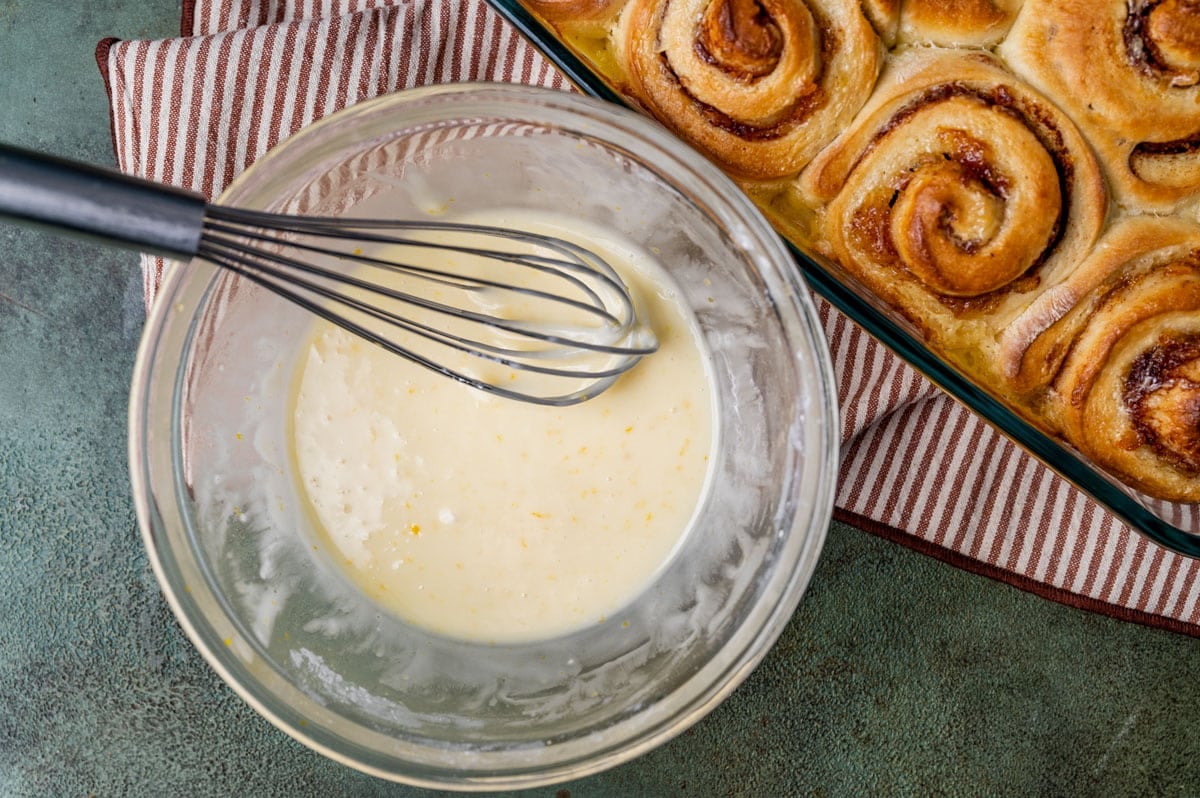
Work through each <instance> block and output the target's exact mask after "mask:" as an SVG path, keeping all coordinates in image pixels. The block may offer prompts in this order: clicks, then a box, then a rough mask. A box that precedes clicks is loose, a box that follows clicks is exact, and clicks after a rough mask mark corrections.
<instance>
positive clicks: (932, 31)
mask: <svg viewBox="0 0 1200 798" xmlns="http://www.w3.org/2000/svg"><path fill="white" fill-rule="evenodd" d="M1021 2H1022V0H868V1H867V2H866V3H864V6H866V8H867V15H868V16H869V17H870V18H871V22H872V23H874V24H875V27H876V29H877V30H878V31H879V33H880V36H882V37H883V40H884V42H885V43H886V44H887V45H888V46H889V47H891V46H893V45H896V44H901V45H904V44H936V45H939V46H942V47H992V46H994V45H995V44H996V43H997V42H999V41H1000V40H1001V39H1002V38H1004V34H1006V33H1007V32H1008V29H1009V28H1010V27H1011V26H1012V24H1013V20H1014V19H1016V16H1017V10H1018V9H1020V7H1021Z"/></svg>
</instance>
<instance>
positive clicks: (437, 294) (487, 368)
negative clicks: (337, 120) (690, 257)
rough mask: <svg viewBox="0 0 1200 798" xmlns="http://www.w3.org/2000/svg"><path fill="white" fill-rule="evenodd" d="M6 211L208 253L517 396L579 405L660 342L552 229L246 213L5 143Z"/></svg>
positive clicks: (595, 265) (414, 355)
mask: <svg viewBox="0 0 1200 798" xmlns="http://www.w3.org/2000/svg"><path fill="white" fill-rule="evenodd" d="M0 216H7V217H10V218H12V219H15V220H17V221H20V222H25V223H35V224H39V225H48V226H50V227H54V228H58V229H62V230H66V231H70V232H74V233H78V234H84V235H88V236H93V237H99V238H100V239H102V240H104V241H106V242H110V243H113V244H117V245H120V246H123V247H126V248H129V249H135V250H139V251H142V252H152V253H155V254H161V255H164V256H167V257H170V258H175V259H184V260H187V259H191V258H192V257H195V256H199V257H200V258H202V259H204V260H206V261H209V262H211V263H213V264H215V265H217V266H219V267H222V268H225V269H228V270H230V271H233V272H236V273H237V274H239V275H241V276H243V277H245V278H247V279H249V280H252V281H253V282H255V283H257V284H258V285H261V286H263V287H264V288H266V289H268V290H270V291H272V292H274V293H275V294H277V295H279V296H281V297H284V298H286V299H288V300H290V301H292V302H294V303H296V304H297V305H299V306H301V307H303V308H305V309H307V310H309V311H311V312H312V313H314V314H316V315H318V316H320V317H322V318H324V319H326V320H327V321H329V322H332V323H333V324H336V325H338V326H340V327H342V328H344V329H346V330H348V331H350V332H351V333H354V334H355V335H359V336H361V337H363V338H365V339H367V340H370V341H372V342H374V343H376V344H378V345H380V346H382V347H384V348H385V349H387V350H389V351H391V352H393V353H395V354H397V355H399V356H400V357H403V358H405V359H407V360H410V361H412V362H414V363H417V364H419V365H421V366H424V367H426V368H429V369H432V370H434V371H436V372H438V373H440V374H443V375H445V376H447V377H450V378H452V379H455V380H458V381H459V382H463V383H466V384H468V385H471V386H473V387H475V388H478V389H480V390H483V391H487V392H489V393H493V394H496V395H499V396H503V397H507V398H510V399H516V400H520V401H525V402H532V403H535V404H542V405H553V406H564V405H571V404H577V403H579V402H582V401H585V400H587V399H589V398H591V397H594V396H596V395H597V394H599V393H600V392H601V391H603V390H605V389H606V388H608V387H609V386H610V385H612V384H613V382H615V381H616V379H617V378H618V377H619V376H620V375H621V374H623V373H625V372H626V371H628V370H629V369H631V368H633V366H635V365H636V364H637V363H638V361H639V360H641V358H642V357H644V356H645V355H648V354H650V353H652V352H654V351H655V350H656V349H657V342H656V341H655V339H654V336H653V333H651V332H650V331H649V329H648V328H645V327H643V326H641V325H640V324H639V321H638V317H637V311H636V308H635V306H634V303H633V299H632V297H631V296H630V293H629V290H628V289H627V288H626V286H625V284H624V283H623V281H622V280H621V278H620V277H619V276H618V275H617V274H616V272H615V271H614V270H613V268H612V267H611V266H610V265H609V264H608V263H607V262H606V261H605V260H604V258H602V257H600V256H599V255H597V254H595V253H594V252H591V251H589V250H587V249H585V248H583V247H581V246H578V245H577V244H574V243H572V242H569V241H565V240H563V239H560V238H554V237H551V236H546V235H541V234H537V233H530V232H523V231H518V230H506V229H502V228H498V227H490V226H485V225H477V224H460V223H451V222H431V221H429V222H427V221H420V222H416V221H384V220H375V219H349V218H332V217H315V216H289V215H283V214H275V213H263V212H259V211H249V210H240V209H235V208H228V207H222V206H216V205H212V204H209V203H208V202H207V201H206V200H205V199H204V197H203V196H201V195H199V194H194V193H191V192H186V191H181V190H179V189H176V188H173V187H169V186H164V185H160V184H157V183H153V182H149V181H145V180H140V179H137V178H133V177H130V176H128V175H124V174H121V173H119V172H115V171H113V170H108V169H101V168H98V167H95V166H91V165H87V164H81V163H76V162H72V161H66V160H62V159H59V158H55V157H51V156H47V155H44V154H40V153H35V152H30V151H27V150H22V149H18V148H14V147H10V146H7V145H3V144H0Z"/></svg>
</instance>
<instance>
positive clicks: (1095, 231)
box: [800, 50, 1107, 382]
mask: <svg viewBox="0 0 1200 798" xmlns="http://www.w3.org/2000/svg"><path fill="white" fill-rule="evenodd" d="M800 191H801V192H802V193H803V194H804V195H805V197H806V199H807V201H808V202H809V203H810V204H811V205H813V206H814V207H817V208H823V210H821V211H819V212H818V216H819V218H820V224H819V232H820V237H821V238H822V239H823V240H822V241H816V242H813V245H814V246H816V247H818V248H820V249H824V250H825V254H827V255H829V256H831V257H832V258H833V259H835V260H836V261H837V262H838V263H840V264H841V265H842V266H843V267H845V268H846V269H848V270H849V271H851V272H852V273H854V274H855V275H856V276H857V277H858V278H859V279H861V280H862V281H863V282H864V283H865V284H866V285H867V287H868V288H870V289H871V290H872V291H873V292H874V293H876V294H878V295H879V296H880V297H881V298H883V299H884V300H885V301H886V302H888V303H889V304H890V305H892V306H893V307H895V308H896V309H898V310H899V311H900V312H902V313H904V314H905V315H906V316H907V317H908V318H909V319H910V320H911V321H912V322H913V323H914V324H915V325H916V326H917V327H918V328H920V329H921V330H922V331H923V332H924V333H925V334H926V336H927V337H929V338H930V339H932V340H933V341H934V342H935V343H936V344H937V345H938V346H939V347H940V348H942V349H943V350H955V351H967V350H972V354H971V355H970V358H971V360H972V361H973V363H972V365H971V369H972V370H973V371H974V372H976V373H977V375H978V374H979V373H980V372H982V376H983V377H984V378H986V379H989V380H990V381H992V382H995V381H998V380H999V379H1000V375H1001V374H1002V373H1003V372H1005V371H1006V370H1011V369H1008V368H1006V364H1005V363H1004V362H1003V359H1004V358H1008V359H1010V360H1011V359H1013V358H1016V357H1018V356H1019V353H1018V352H1015V351H1001V350H1000V348H999V346H998V344H997V336H998V334H999V331H1002V330H1005V329H1006V328H1007V327H1008V325H1009V324H1010V323H1012V322H1013V321H1014V320H1016V319H1017V318H1018V317H1019V316H1020V314H1021V311H1022V310H1024V309H1025V308H1027V307H1028V306H1029V305H1030V304H1031V303H1032V302H1033V301H1035V300H1036V298H1037V297H1038V296H1039V295H1041V294H1042V293H1044V292H1045V291H1047V290H1049V289H1050V288H1052V287H1054V286H1056V285H1058V284H1060V283H1063V282H1065V281H1067V280H1068V279H1069V277H1070V276H1071V274H1072V272H1073V270H1074V269H1075V267H1076V265H1077V264H1078V263H1079V262H1080V261H1081V260H1082V259H1083V257H1084V256H1085V255H1086V254H1087V252H1088V251H1089V250H1090V248H1091V247H1092V245H1093V243H1094V242H1095V240H1096V238H1097V237H1098V236H1099V233H1100V231H1101V228H1102V226H1103V224H1104V219H1105V212H1106V209H1107V194H1106V192H1105V187H1104V181H1103V179H1102V177H1101V174H1100V170H1099V166H1098V164H1097V163H1096V161H1095V159H1094V157H1093V155H1092V152H1091V150H1090V148H1089V147H1088V146H1087V144H1086V142H1085V141H1084V140H1083V138H1082V137H1081V135H1080V134H1079V132H1078V130H1077V129H1076V128H1075V126H1074V125H1073V124H1072V123H1071V121H1070V120H1069V119H1068V118H1066V117H1065V116H1064V115H1063V114H1062V112H1060V111H1059V110H1058V109H1057V107H1056V106H1055V105H1054V104H1053V103H1051V102H1050V101H1049V100H1047V99H1046V98H1045V97H1043V96H1041V95H1040V94H1038V93H1037V92H1035V91H1033V90H1032V89H1030V88H1029V87H1028V86H1026V85H1025V84H1024V83H1023V82H1022V81H1020V80H1019V79H1017V78H1015V77H1014V76H1013V75H1012V74H1011V73H1009V72H1008V71H1007V70H1005V69H1004V68H1003V67H1002V66H1001V65H1000V64H999V63H998V62H997V61H996V59H994V58H993V57H991V56H989V55H987V54H984V53H973V54H962V53H952V52H945V51H940V52H939V51H925V50H912V51H909V52H907V53H904V54H902V55H899V56H896V57H895V58H894V59H893V61H892V62H891V64H890V66H889V69H888V71H887V72H886V73H885V74H884V75H883V76H882V77H881V79H880V83H879V86H878V88H877V89H876V91H875V93H874V95H873V96H872V98H871V100H870V101H869V103H868V104H867V106H866V107H864V109H863V111H862V112H861V113H860V114H859V116H858V117H857V118H856V119H855V121H854V123H853V124H852V125H851V127H850V128H849V129H848V130H847V131H846V132H845V133H844V134H843V135H841V136H840V137H838V139H836V140H835V141H834V142H833V143H832V144H831V145H830V146H829V147H827V148H826V149H825V150H824V151H822V152H821V154H820V155H819V156H818V157H817V158H816V159H815V160H814V161H813V162H812V164H811V165H810V166H809V168H808V169H807V170H805V172H804V173H803V174H802V175H801V177H800ZM1065 310H1066V309H1061V310H1060V311H1059V315H1061V313H1062V312H1065ZM1051 322H1052V319H1045V320H1041V321H1039V322H1038V323H1040V324H1041V326H1042V328H1044V327H1045V326H1048V325H1049V324H1050V323H1051ZM1026 324H1027V325H1028V326H1030V328H1031V330H1032V328H1033V327H1034V326H1036V325H1032V324H1029V323H1028V322H1026Z"/></svg>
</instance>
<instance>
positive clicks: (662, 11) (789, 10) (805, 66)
mask: <svg viewBox="0 0 1200 798" xmlns="http://www.w3.org/2000/svg"><path fill="white" fill-rule="evenodd" d="M615 38H616V43H617V47H616V49H617V53H618V57H619V60H621V61H622V62H623V63H624V67H625V71H626V73H627V75H628V79H629V81H630V84H631V85H630V88H631V90H632V91H633V93H634V94H635V95H636V96H637V98H638V99H639V100H640V101H641V102H642V103H643V104H644V105H645V106H646V108H647V109H648V110H650V111H651V112H652V113H653V114H654V115H655V116H657V117H658V118H659V119H660V120H661V121H662V122H663V123H665V124H666V125H667V126H669V127H671V128H673V129H674V130H675V131H676V132H678V133H679V134H680V135H681V136H683V138H685V139H686V140H687V141H689V142H691V143H692V144H693V145H695V146H696V147H697V148H699V149H700V150H702V151H703V152H705V153H706V154H707V155H708V156H709V157H710V158H712V159H713V160H714V161H716V162H717V163H718V164H720V165H721V166H723V167H725V168H726V169H727V170H728V171H730V172H732V173H733V174H735V175H738V176H740V177H744V178H756V179H767V178H775V177H783V176H787V175H793V174H795V173H796V172H798V171H799V170H800V169H801V168H802V167H803V166H804V165H805V164H807V163H808V161H809V160H810V159H811V158H812V156H813V155H814V154H816V152H817V150H819V149H820V148H821V147H822V146H824V145H825V144H826V143H828V142H829V140H830V139H832V138H833V137H834V136H835V135H836V134H837V132H838V131H839V130H841V129H842V128H843V127H844V126H845V125H846V124H847V123H848V122H849V121H850V119H851V118H852V117H853V116H854V113H855V112H856V111H857V110H858V109H859V108H860V107H861V106H862V104H863V102H865V101H866V99H867V96H868V95H869V94H870V92H871V87H872V86H873V85H874V84H875V78H876V76H877V74H878V72H879V65H880V62H881V59H882V57H883V49H882V45H881V43H880V41H879V37H878V36H877V35H876V34H875V31H874V29H873V28H872V27H871V24H870V23H869V22H868V21H867V19H866V17H864V16H863V12H862V10H861V8H860V7H859V5H858V3H857V2H851V1H850V0H824V1H823V2H807V3H806V2H805V1H804V0H630V2H629V4H628V5H627V6H626V8H625V10H624V11H623V12H622V14H621V20H620V24H619V27H618V30H617V31H616V34H615Z"/></svg>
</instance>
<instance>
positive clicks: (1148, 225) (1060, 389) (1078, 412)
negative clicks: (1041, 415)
mask: <svg viewBox="0 0 1200 798" xmlns="http://www.w3.org/2000/svg"><path fill="white" fill-rule="evenodd" d="M1086 268H1087V270H1088V271H1089V272H1091V273H1093V274H1095V275H1096V276H1097V277H1100V278H1102V279H1099V280H1098V282H1097V283H1096V285H1095V286H1094V287H1093V289H1092V290H1091V291H1090V292H1089V293H1088V294H1087V295H1086V296H1085V297H1084V299H1083V300H1081V301H1080V302H1079V303H1078V304H1077V305H1076V306H1075V308H1073V309H1072V310H1071V312H1070V313H1068V314H1067V315H1065V316H1064V317H1063V318H1062V319H1061V320H1060V321H1059V322H1058V323H1057V324H1055V325H1054V326H1053V327H1052V328H1051V329H1049V330H1047V331H1046V333H1045V335H1043V336H1042V337H1041V338H1040V339H1039V340H1038V341H1037V343H1036V344H1035V345H1034V346H1033V347H1032V348H1031V352H1030V356H1031V357H1035V358H1039V359H1041V360H1042V362H1043V364H1044V365H1045V366H1046V370H1047V371H1053V372H1056V373H1055V374H1054V378H1053V383H1052V390H1051V394H1050V397H1049V398H1050V400H1051V402H1052V404H1051V405H1050V406H1049V407H1048V408H1047V409H1048V415H1049V417H1050V418H1051V419H1056V420H1057V422H1058V424H1059V426H1060V427H1061V430H1062V432H1063V434H1064V435H1065V437H1066V438H1067V439H1068V440H1070V441H1071V442H1072V443H1074V444H1075V445H1076V446H1077V447H1078V448H1079V449H1080V450H1081V451H1083V452H1084V454H1086V455H1087V456H1088V457H1090V458H1091V459H1092V460H1093V461H1095V462H1096V463H1099V464H1100V465H1102V466H1104V467H1106V468H1108V469H1110V470H1112V471H1113V472H1115V473H1116V474H1118V475H1119V476H1121V477H1122V478H1123V479H1124V480H1125V481H1127V482H1129V483H1130V484H1131V485H1133V486H1135V487H1137V488H1138V489H1140V490H1143V491H1145V492H1147V493H1151V494H1153V495H1156V496H1159V497H1161V498H1165V499H1168V500H1170V501H1178V502H1197V501H1200V225H1197V224H1194V223H1191V222H1187V221H1184V220H1180V219H1169V218H1168V219H1164V218H1157V217H1141V218H1134V219H1129V220H1126V221H1124V222H1122V223H1119V224H1117V225H1116V226H1114V227H1113V228H1112V230H1110V231H1109V232H1108V233H1107V234H1106V235H1105V236H1104V238H1103V239H1102V240H1101V242H1100V245H1099V246H1098V247H1097V248H1096V250H1095V252H1094V254H1093V255H1092V257H1091V258H1090V259H1089V262H1088V264H1087V265H1086Z"/></svg>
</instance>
